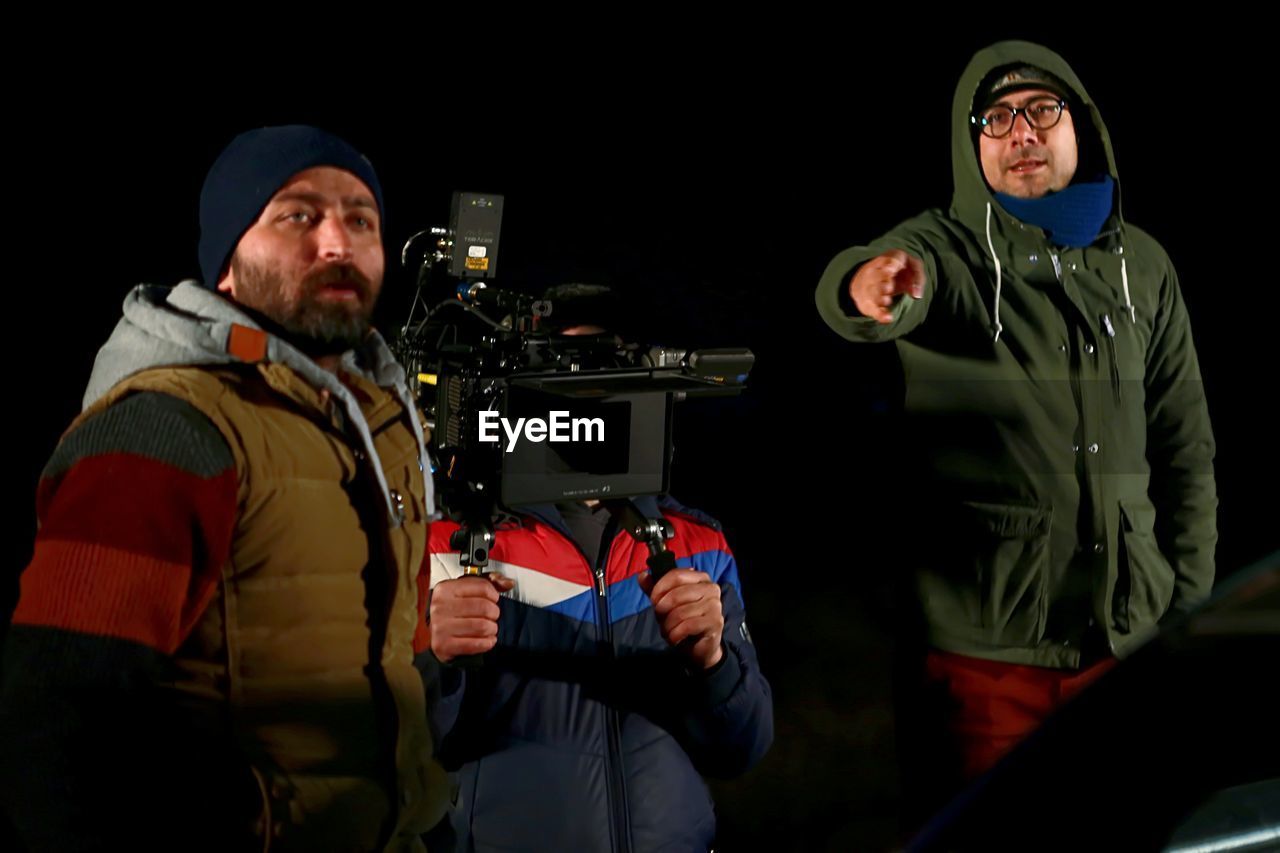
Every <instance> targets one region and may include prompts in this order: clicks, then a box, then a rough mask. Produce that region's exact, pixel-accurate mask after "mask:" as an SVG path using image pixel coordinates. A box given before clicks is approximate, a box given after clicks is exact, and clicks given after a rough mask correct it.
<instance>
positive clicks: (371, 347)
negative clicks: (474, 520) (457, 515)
mask: <svg viewBox="0 0 1280 853" xmlns="http://www.w3.org/2000/svg"><path fill="white" fill-rule="evenodd" d="M236 325H239V326H247V327H249V328H251V329H258V330H261V331H265V330H263V329H262V327H261V325H260V324H258V323H257V322H256V321H254V320H253V318H251V317H250V316H249V315H248V314H246V313H245V312H244V311H242V310H240V308H238V307H237V306H236V305H235V304H234V303H233V302H231V301H229V300H227V299H225V298H223V297H221V296H219V295H218V294H216V293H214V292H211V291H209V290H206V289H205V288H203V287H201V286H200V284H199V283H198V282H195V281H184V282H182V283H180V284H179V285H178V286H177V287H174V288H167V287H157V286H154V285H146V284H141V285H138V286H137V287H135V288H134V289H133V290H131V291H130V292H129V295H128V296H127V297H125V300H124V316H123V317H121V318H120V322H119V323H117V324H116V327H115V330H114V331H113V332H112V333H111V337H110V338H109V339H108V340H107V342H106V343H105V344H103V346H102V348H101V349H100V350H98V356H97V359H96V360H95V361H94V364H93V373H92V374H91V376H90V377H89V385H88V387H87V389H86V390H85V394H84V403H83V405H84V408H88V407H89V406H90V405H92V404H93V403H94V402H95V401H96V400H98V399H99V398H100V397H102V396H103V395H104V394H106V393H107V391H109V390H110V389H111V388H112V387H113V386H114V385H116V384H117V383H118V382H120V381H121V380H123V379H126V378H128V377H129V376H132V375H133V374H135V373H138V372H140V371H143V370H147V369H150V368H153V367H195V366H212V365H223V364H234V363H237V362H239V361H240V360H239V359H237V358H236V357H235V356H233V355H231V354H230V353H228V352H227V339H228V337H229V336H230V334H231V329H232V327H233V326H236ZM266 359H267V361H270V362H275V363H277V364H284V365H287V366H289V367H290V368H292V369H293V370H294V371H296V372H297V373H298V375H300V376H301V377H302V378H303V379H305V380H306V381H307V382H309V383H311V384H312V385H313V386H314V387H316V388H319V389H323V390H326V391H328V392H329V393H330V394H331V395H332V397H333V398H334V399H335V400H337V401H338V402H339V404H340V405H341V406H342V409H343V413H344V414H345V415H346V419H347V422H348V424H350V426H351V428H352V430H353V431H354V432H355V433H356V434H357V435H358V436H359V438H360V441H361V443H362V444H363V448H364V451H365V453H366V454H368V457H369V459H370V461H371V462H372V463H373V464H372V466H371V467H372V469H373V472H374V474H375V475H376V477H377V480H378V486H379V488H380V489H381V491H382V495H383V499H384V500H385V501H386V504H387V517H388V518H389V519H390V520H391V524H392V526H398V525H399V524H400V522H401V519H402V511H401V510H400V509H399V507H398V506H397V504H396V502H395V500H394V499H393V498H392V496H391V490H390V488H389V487H388V485H387V481H386V477H385V476H384V475H383V473H382V464H381V461H380V460H379V458H378V453H377V450H376V449H375V448H374V444H373V437H372V436H371V435H370V434H369V426H368V424H367V423H366V422H365V419H364V413H363V412H362V411H361V409H360V404H359V403H358V402H357V401H356V399H355V397H354V396H353V395H352V393H351V392H350V391H349V390H348V389H347V387H346V386H345V385H343V384H342V383H341V382H340V381H338V377H337V376H335V375H334V374H333V373H331V372H329V371H328V370H325V369H324V368H322V367H320V366H319V365H318V364H316V363H315V362H314V361H313V360H312V359H311V358H309V357H308V356H307V355H305V354H304V353H302V352H301V351H300V350H299V349H297V348H296V347H294V346H293V345H291V344H289V343H288V342H287V341H284V340H282V339H281V338H278V337H276V336H275V335H272V334H270V333H268V334H267V353H266ZM342 365H343V368H344V369H345V370H347V371H349V372H350V373H353V374H357V375H360V376H363V377H364V378H366V379H368V380H369V381H371V382H374V383H375V384H377V385H379V386H381V387H382V388H385V389H387V390H388V391H390V392H391V393H392V394H394V395H395V397H396V398H397V399H398V400H399V401H400V403H401V405H403V406H404V407H405V410H406V411H407V412H408V413H409V420H410V422H411V423H412V427H413V434H414V437H415V439H416V440H417V443H418V461H419V465H420V467H421V469H422V471H423V479H424V480H425V487H426V495H427V498H426V509H427V512H428V514H431V512H432V511H433V509H434V506H435V499H434V495H433V493H432V482H431V468H430V459H429V457H428V456H427V449H426V444H425V441H424V437H423V431H422V424H421V423H420V422H419V420H418V415H417V407H416V405H415V404H414V400H413V397H412V395H411V394H410V393H409V389H408V386H407V385H406V383H405V373H404V368H402V367H401V366H400V364H399V363H398V362H397V361H396V360H395V357H394V356H393V355H392V354H391V350H390V349H389V348H388V347H387V344H386V341H384V340H383V338H382V336H381V335H380V334H378V332H376V331H374V332H371V333H370V335H369V337H368V339H367V341H366V343H365V345H364V346H363V347H362V348H361V350H360V352H359V353H358V354H357V352H356V351H355V350H348V351H347V352H346V353H345V354H344V355H343V356H342Z"/></svg>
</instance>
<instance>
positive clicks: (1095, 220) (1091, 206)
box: [996, 175, 1115, 249]
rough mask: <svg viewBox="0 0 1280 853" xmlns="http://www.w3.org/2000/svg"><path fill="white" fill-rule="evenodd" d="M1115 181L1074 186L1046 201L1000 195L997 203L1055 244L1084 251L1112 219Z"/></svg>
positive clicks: (1104, 179)
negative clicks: (1038, 229)
mask: <svg viewBox="0 0 1280 853" xmlns="http://www.w3.org/2000/svg"><path fill="white" fill-rule="evenodd" d="M1114 190H1115V181H1113V180H1111V176H1110V175H1103V176H1102V178H1101V179H1100V180H1097V181H1092V182H1089V183H1079V184H1071V185H1070V186H1068V187H1067V188H1066V189H1063V190H1062V191H1060V192H1056V193H1049V194H1048V195H1047V196H1044V197H1043V198H1016V197H1015V196H1011V195H1005V194H1004V193H996V201H997V202H999V203H1000V206H1001V207H1003V208H1004V209H1005V210H1007V211H1008V212H1009V213H1010V214H1012V215H1013V216H1016V217H1017V218H1018V219H1020V220H1022V221H1023V222H1025V223H1027V224H1028V225H1035V226H1038V227H1040V228H1043V229H1044V230H1045V231H1046V232H1047V233H1048V235H1049V239H1051V240H1052V241H1053V242H1054V243H1056V244H1057V245H1059V246H1070V247H1071V248H1073V249H1080V248H1083V247H1085V246H1088V245H1089V244H1090V243H1092V242H1093V241H1094V240H1096V239H1098V232H1099V231H1101V230H1102V224H1103V223H1104V222H1106V221H1107V217H1108V216H1110V215H1111V200H1112V197H1113V195H1114Z"/></svg>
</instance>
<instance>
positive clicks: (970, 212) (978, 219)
mask: <svg viewBox="0 0 1280 853" xmlns="http://www.w3.org/2000/svg"><path fill="white" fill-rule="evenodd" d="M1009 65H1034V66H1036V67H1038V68H1042V69H1044V70H1045V71H1048V72H1049V73H1051V74H1053V75H1055V76H1057V77H1058V78H1059V79H1061V80H1062V82H1064V83H1066V84H1067V85H1068V86H1069V87H1070V88H1071V91H1070V92H1069V93H1068V95H1069V98H1068V100H1069V101H1070V107H1071V109H1072V110H1074V111H1075V112H1076V113H1080V111H1081V110H1084V111H1085V113H1086V114H1087V116H1088V119H1089V122H1088V124H1089V125H1091V128H1082V129H1087V130H1089V131H1090V132H1092V133H1096V135H1097V142H1098V143H1099V144H1100V146H1101V153H1102V155H1103V157H1104V159H1105V161H1106V162H1105V169H1106V172H1107V174H1108V175H1110V176H1111V178H1112V180H1114V181H1115V182H1116V188H1117V189H1116V204H1115V209H1114V211H1113V214H1112V217H1113V219H1116V220H1118V219H1119V212H1120V201H1119V198H1120V191H1119V186H1120V176H1119V173H1118V172H1117V171H1116V161H1115V154H1114V152H1113V151H1112V149H1111V137H1110V135H1109V134H1108V133H1107V126H1106V124H1105V123H1104V122H1103V121H1102V115H1101V114H1100V113H1099V112H1098V107H1097V105H1096V104H1094V103H1093V100H1092V99H1091V98H1090V97H1089V93H1088V92H1086V91H1085V88H1084V86H1083V85H1082V84H1081V83H1080V78H1079V77H1077V76H1076V73H1075V72H1074V71H1072V70H1071V66H1070V65H1068V64H1067V62H1066V60H1065V59H1063V58H1062V57H1061V56H1059V55H1058V54H1056V53H1054V52H1053V51H1052V50H1049V48H1047V47H1042V46H1041V45H1038V44H1033V43H1032V42H1027V41H1002V42H997V43H996V44H993V45H991V46H990V47H986V48H983V49H982V50H980V51H978V52H977V53H976V54H974V57H973V59H971V60H969V65H968V66H967V67H966V68H965V70H964V73H963V74H961V75H960V82H959V83H958V84H957V85H956V92H955V97H954V98H953V100H952V105H951V170H952V174H953V177H954V181H955V191H954V195H953V196H952V200H951V207H952V210H953V211H954V212H955V213H956V214H957V215H958V218H960V219H962V220H963V221H964V222H965V223H966V224H968V225H970V226H971V227H975V225H976V227H975V230H979V231H981V230H982V224H983V219H984V218H985V217H986V205H987V204H988V203H991V204H992V205H995V204H996V200H995V195H994V194H993V193H992V192H991V189H990V187H988V186H987V182H986V179H985V178H984V177H983V175H982V165H981V163H979V161H978V153H977V150H976V149H975V146H974V142H973V130H972V125H971V124H970V122H969V118H970V116H971V115H973V110H974V98H975V97H976V96H977V94H978V86H979V85H980V84H981V83H982V81H983V80H984V79H985V78H986V77H987V75H989V74H991V72H993V71H995V70H996V69H997V68H1002V67H1005V66H1009ZM1088 144H1090V142H1089V141H1082V143H1081V147H1082V149H1084V148H1085V146H1087V145H1088ZM1095 165H1096V166H1097V167H1099V168H1101V167H1103V165H1104V164H1095ZM1117 224H1118V223H1117Z"/></svg>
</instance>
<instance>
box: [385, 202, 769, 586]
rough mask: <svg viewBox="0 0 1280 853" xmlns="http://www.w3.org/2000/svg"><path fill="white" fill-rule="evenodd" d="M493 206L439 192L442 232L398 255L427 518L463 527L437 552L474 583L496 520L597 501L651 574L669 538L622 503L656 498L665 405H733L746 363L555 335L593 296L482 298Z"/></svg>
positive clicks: (574, 289) (658, 570) (403, 343)
mask: <svg viewBox="0 0 1280 853" xmlns="http://www.w3.org/2000/svg"><path fill="white" fill-rule="evenodd" d="M502 206H503V198H502V196H498V195H482V194H478V193H454V195H453V204H452V211H451V215H450V223H449V227H448V228H431V229H427V230H425V231H420V232H418V233H417V234H415V235H414V236H413V237H411V238H409V240H408V242H407V243H406V244H405V246H404V249H403V251H402V252H401V262H402V264H403V265H404V266H405V267H407V268H409V269H413V268H414V267H415V266H416V273H417V293H416V294H415V297H414V301H413V305H412V306H411V308H410V310H409V317H408V319H407V320H406V321H405V324H404V326H403V328H402V329H401V330H400V333H399V335H398V336H397V338H396V340H395V343H394V344H393V348H394V349H395V351H396V354H397V356H398V357H399V359H400V361H401V363H402V364H403V365H404V366H405V368H406V370H407V371H408V373H409V376H410V382H411V384H412V386H413V389H414V391H415V393H416V394H417V397H418V400H419V402H420V404H421V405H422V408H423V410H424V412H426V415H427V422H428V425H429V426H430V427H431V433H432V435H431V441H430V444H429V451H430V454H431V457H432V463H433V467H434V475H435V484H436V495H437V500H438V504H439V510H440V511H441V512H442V513H443V514H445V515H446V516H448V517H449V518H451V519H453V520H455V521H458V522H460V524H461V525H462V526H461V529H460V530H459V531H458V532H457V534H455V537H454V541H453V542H452V543H451V544H452V545H453V547H454V548H455V549H457V550H458V551H459V552H460V553H461V559H462V564H463V567H464V569H465V571H466V572H467V573H468V574H481V573H483V571H484V568H485V566H487V564H488V551H489V547H490V545H491V544H492V541H493V527H494V525H495V524H496V523H498V521H499V520H500V519H501V518H502V517H503V516H504V515H505V514H506V513H507V512H509V511H511V510H515V509H517V508H519V507H522V506H529V505H533V504H540V503H554V502H557V501H565V500H586V499H599V500H601V501H602V502H603V503H604V504H605V505H606V506H607V507H608V508H609V510H610V512H612V513H613V514H614V517H615V518H616V519H617V520H618V521H619V523H621V524H622V525H624V528H625V529H626V530H627V531H628V532H629V533H631V535H632V536H634V537H636V538H637V539H639V540H640V541H643V542H645V543H646V544H647V545H648V546H649V549H650V554H651V557H650V567H651V568H652V569H653V570H654V573H655V576H660V575H661V574H662V573H663V572H665V571H666V570H667V569H669V568H671V567H672V566H674V558H673V557H672V556H671V554H670V552H668V551H666V549H665V546H664V545H663V543H664V542H665V540H666V539H669V538H671V536H672V535H673V531H672V530H671V529H670V525H669V523H668V522H667V521H666V520H665V519H663V518H660V517H659V518H656V519H654V518H646V517H645V516H644V515H642V514H641V512H640V511H639V510H638V508H637V507H636V505H635V503H634V502H633V501H631V500H630V499H631V498H633V497H636V496H640V495H651V494H661V493H664V492H666V491H667V488H668V485H669V481H670V461H671V452H672V443H671V425H672V417H671V415H672V404H673V403H674V402H676V401H677V400H683V399H686V398H689V397H706V396H725V395H735V394H738V393H740V392H741V391H742V389H743V385H744V382H745V381H746V377H747V374H748V373H749V372H750V370H751V367H752V364H753V362H754V356H753V355H752V354H751V352H750V350H746V349H703V350H693V351H687V350H682V349H672V348H668V347H658V346H650V347H645V346H641V345H639V344H634V343H623V342H621V341H620V340H619V339H618V338H616V337H614V336H613V335H611V334H608V333H605V334H573V333H572V332H573V331H575V330H574V329H565V328H564V326H565V325H566V323H569V322H572V320H571V317H572V315H573V314H574V313H575V311H574V310H573V308H574V306H575V304H576V307H577V308H578V311H577V312H576V313H578V314H583V310H582V308H583V306H584V305H586V306H587V311H586V314H584V316H588V319H586V320H585V322H587V323H590V322H592V320H591V319H589V313H590V303H591V300H592V298H593V297H596V296H599V295H600V293H601V292H603V291H605V290H606V289H605V288H598V287H592V286H589V285H585V286H584V285H577V286H572V285H571V286H561V287H560V288H553V289H551V290H550V291H548V292H547V294H544V295H542V296H539V297H533V296H529V295H527V294H524V293H518V292H514V291H510V290H503V289H499V288H497V287H493V286H491V284H490V282H491V281H492V280H493V278H494V276H495V275H496V273H497V255H498V240H499V233H500V228H501V221H502ZM423 247H425V248H423ZM441 279H443V283H441ZM442 296H443V297H444V298H441V297H442ZM420 305H422V306H425V310H426V315H425V316H424V317H422V318H421V319H418V317H417V315H418V311H419V306H420ZM557 312H559V313H557ZM562 321H563V322H562ZM583 322H584V321H583V320H581V319H580V320H578V321H577V322H574V323H573V325H579V324H581V323H583ZM594 322H596V323H599V322H600V320H598V319H597V320H595V321H594ZM566 331H568V332H570V333H569V334H565V333H564V332H566ZM513 425H514V428H513Z"/></svg>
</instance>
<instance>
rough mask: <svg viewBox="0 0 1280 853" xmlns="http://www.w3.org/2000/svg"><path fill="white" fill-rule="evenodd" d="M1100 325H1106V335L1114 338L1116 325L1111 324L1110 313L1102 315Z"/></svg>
mask: <svg viewBox="0 0 1280 853" xmlns="http://www.w3.org/2000/svg"><path fill="white" fill-rule="evenodd" d="M1102 325H1104V326H1106V327H1107V337H1109V338H1114V337H1115V336H1116V327H1115V326H1113V325H1111V315H1110V314H1103V315H1102Z"/></svg>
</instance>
